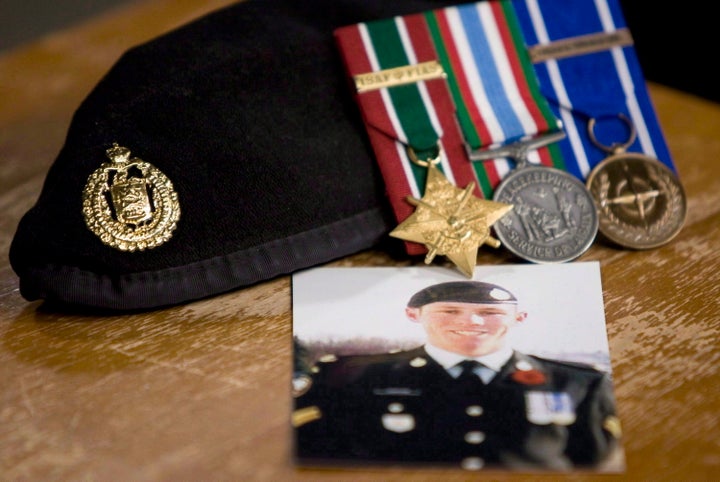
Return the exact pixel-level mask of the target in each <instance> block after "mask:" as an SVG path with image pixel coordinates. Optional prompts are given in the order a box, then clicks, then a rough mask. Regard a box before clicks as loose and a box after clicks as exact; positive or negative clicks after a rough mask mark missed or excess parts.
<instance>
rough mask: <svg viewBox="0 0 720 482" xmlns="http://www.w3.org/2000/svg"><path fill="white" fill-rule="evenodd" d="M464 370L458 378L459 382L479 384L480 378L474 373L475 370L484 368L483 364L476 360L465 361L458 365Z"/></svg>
mask: <svg viewBox="0 0 720 482" xmlns="http://www.w3.org/2000/svg"><path fill="white" fill-rule="evenodd" d="M457 366H459V367H461V368H462V371H461V372H460V375H459V376H458V377H457V378H456V380H457V381H461V382H477V381H479V380H480V379H479V377H478V376H477V374H476V373H475V372H474V370H475V368H477V367H479V366H482V363H480V362H479V361H476V360H463V361H461V362H460V363H458V364H457Z"/></svg>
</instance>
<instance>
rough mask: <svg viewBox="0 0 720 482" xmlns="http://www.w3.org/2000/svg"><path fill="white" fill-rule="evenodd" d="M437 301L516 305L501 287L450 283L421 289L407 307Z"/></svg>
mask: <svg viewBox="0 0 720 482" xmlns="http://www.w3.org/2000/svg"><path fill="white" fill-rule="evenodd" d="M438 301H453V302H458V303H482V304H493V303H510V304H517V298H515V295H513V294H512V293H511V292H509V291H508V290H506V289H505V288H503V287H502V286H498V285H496V284H492V283H485V282H482V281H450V282H447V283H439V284H436V285H432V286H428V287H427V288H423V289H422V290H420V291H418V292H417V293H415V294H414V295H413V296H412V297H411V298H410V301H408V304H407V306H408V307H409V308H419V307H421V306H424V305H427V304H429V303H436V302H438Z"/></svg>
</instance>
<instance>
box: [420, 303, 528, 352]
mask: <svg viewBox="0 0 720 482" xmlns="http://www.w3.org/2000/svg"><path fill="white" fill-rule="evenodd" d="M407 316H408V317H409V318H410V319H411V320H413V321H417V322H419V323H421V324H422V325H423V328H425V332H426V333H427V337H428V341H429V342H430V343H431V344H433V345H435V346H437V347H438V348H443V349H445V350H448V351H451V352H454V353H459V354H461V355H464V356H481V355H486V354H488V353H492V352H495V351H497V350H499V349H500V348H501V347H502V346H503V344H504V340H505V335H506V334H507V331H508V328H509V327H510V326H512V324H514V323H516V322H519V321H523V320H524V319H525V313H524V312H520V311H518V310H517V306H516V305H514V304H496V303H494V304H480V303H456V302H436V303H430V304H427V305H425V306H422V307H420V308H407Z"/></svg>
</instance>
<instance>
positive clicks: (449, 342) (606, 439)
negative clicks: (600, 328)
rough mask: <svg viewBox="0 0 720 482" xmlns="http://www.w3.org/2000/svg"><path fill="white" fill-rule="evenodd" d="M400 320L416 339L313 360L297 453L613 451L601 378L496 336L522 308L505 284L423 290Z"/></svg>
mask: <svg viewBox="0 0 720 482" xmlns="http://www.w3.org/2000/svg"><path fill="white" fill-rule="evenodd" d="M406 315H407V317H408V318H409V319H410V320H411V321H413V322H416V323H420V324H421V325H422V327H423V328H424V330H425V332H426V335H427V342H426V343H425V344H424V345H423V346H421V347H418V348H415V349H413V350H409V351H402V352H397V353H391V354H381V355H365V356H350V357H334V356H328V357H323V358H322V362H320V363H318V364H317V365H316V366H315V367H314V370H312V372H313V373H312V377H311V378H308V379H307V380H306V383H305V384H304V385H298V388H301V389H299V390H298V391H297V392H296V399H295V412H294V414H293V423H294V426H295V427H296V435H297V437H296V454H297V455H298V457H299V459H301V460H305V461H321V460H331V461H338V460H347V461H363V462H372V461H375V462H386V463H397V462H413V463H415V464H420V463H429V464H434V465H438V464H450V465H456V466H459V467H462V468H464V469H467V470H479V469H483V468H507V469H513V470H552V471H568V470H573V469H574V468H580V467H581V468H593V467H602V465H601V464H602V463H603V462H604V461H606V460H607V459H608V457H609V456H610V454H611V453H612V451H613V448H614V447H616V446H617V442H618V438H619V436H620V428H619V423H618V420H617V417H616V416H615V404H614V400H613V394H612V388H611V384H610V381H609V379H608V376H607V374H606V373H604V372H602V371H599V370H596V369H594V368H592V367H589V366H586V365H580V364H575V363H567V362H560V361H554V360H548V359H543V358H539V357H536V356H531V355H527V354H523V353H520V352H518V351H516V350H514V349H513V348H512V347H511V346H510V345H509V344H508V341H507V338H506V335H507V333H508V331H509V330H510V329H512V328H513V327H514V326H516V325H518V324H520V323H522V322H523V321H525V319H526V317H527V314H526V313H525V312H524V311H521V310H520V309H519V308H518V300H517V298H516V297H515V296H514V295H513V294H512V293H511V292H510V291H508V290H507V289H505V288H503V287H501V286H498V285H495V284H492V283H485V282H480V281H457V282H448V283H440V284H436V285H432V286H429V287H427V288H424V289H422V290H420V291H419V292H417V293H415V294H414V295H413V296H412V297H411V298H410V300H409V301H408V303H407V308H406ZM549 336H552V335H551V334H550V335H549Z"/></svg>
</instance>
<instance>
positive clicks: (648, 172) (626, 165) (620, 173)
mask: <svg viewBox="0 0 720 482" xmlns="http://www.w3.org/2000/svg"><path fill="white" fill-rule="evenodd" d="M586 185H587V187H588V189H589V190H590V192H591V193H592V195H593V199H594V200H595V205H596V207H597V210H598V217H599V220H600V227H599V229H600V232H601V233H602V235H603V236H605V237H606V238H607V239H608V240H610V241H612V242H614V243H616V244H618V245H620V246H623V247H626V248H631V249H651V248H656V247H658V246H661V245H663V244H665V243H667V242H669V241H670V240H671V239H673V238H674V237H675V236H676V235H677V234H678V233H679V232H680V230H681V228H682V226H683V224H684V222H685V215H686V212H687V201H686V198H685V192H684V190H683V187H682V185H681V184H680V181H679V180H678V178H677V176H676V175H675V173H674V172H673V171H671V170H670V169H669V168H668V167H666V166H665V165H664V164H662V163H661V162H660V161H658V160H655V159H653V158H652V157H649V156H646V155H643V154H635V153H628V152H621V153H618V154H615V155H612V156H610V157H608V158H606V159H605V160H603V161H602V162H600V163H599V164H598V165H597V166H595V168H594V169H593V170H592V171H591V172H590V175H589V176H588V178H587V181H586Z"/></svg>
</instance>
